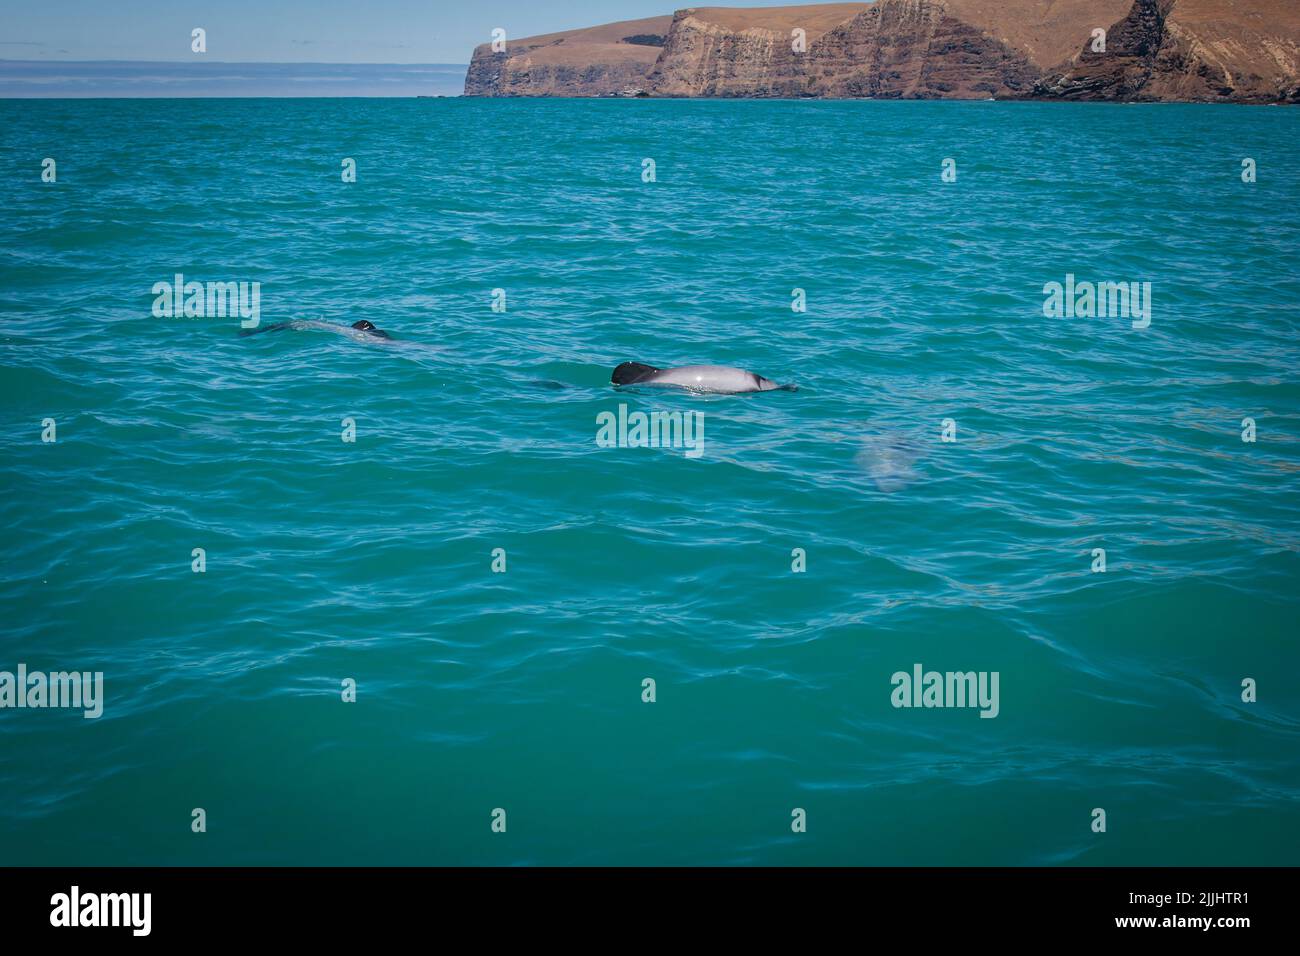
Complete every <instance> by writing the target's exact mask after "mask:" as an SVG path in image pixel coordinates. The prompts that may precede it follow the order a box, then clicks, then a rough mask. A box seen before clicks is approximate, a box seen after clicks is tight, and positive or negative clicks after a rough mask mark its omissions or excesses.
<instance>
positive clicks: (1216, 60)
mask: <svg viewBox="0 0 1300 956" xmlns="http://www.w3.org/2000/svg"><path fill="white" fill-rule="evenodd" d="M1035 94H1036V95H1038V96H1043V97H1050V98H1053V99H1058V98H1059V99H1088V100H1136V101H1142V100H1148V101H1150V100H1179V101H1185V100H1190V101H1215V100H1221V101H1229V102H1244V103H1278V102H1282V103H1295V102H1300V5H1297V4H1285V3H1278V2H1275V0H1135V2H1134V3H1133V5H1132V7H1131V8H1130V10H1129V12H1128V15H1127V16H1126V17H1125V18H1124V19H1123V20H1121V21H1119V22H1118V23H1116V24H1114V25H1113V26H1112V27H1111V28H1110V29H1109V30H1108V31H1107V34H1106V50H1105V52H1100V51H1094V50H1093V49H1092V45H1091V44H1090V43H1089V44H1085V45H1084V47H1083V49H1081V50H1080V51H1079V53H1078V54H1077V55H1076V56H1075V57H1074V58H1073V59H1072V61H1070V62H1069V63H1066V64H1063V65H1062V67H1060V68H1058V69H1056V70H1053V71H1049V72H1048V74H1047V75H1045V76H1044V77H1043V78H1042V79H1041V80H1040V81H1039V82H1038V83H1037V84H1036V87H1035Z"/></svg>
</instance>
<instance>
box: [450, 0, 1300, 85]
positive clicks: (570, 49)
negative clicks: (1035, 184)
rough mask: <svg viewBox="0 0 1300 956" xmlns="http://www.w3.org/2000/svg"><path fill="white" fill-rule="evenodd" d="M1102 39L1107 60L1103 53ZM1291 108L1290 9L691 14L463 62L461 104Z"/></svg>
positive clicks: (899, 3) (899, 6) (804, 9)
mask: <svg viewBox="0 0 1300 956" xmlns="http://www.w3.org/2000/svg"><path fill="white" fill-rule="evenodd" d="M1103 31H1104V39H1105V49H1104V50H1102V49H1100V48H1097V49H1094V47H1096V46H1098V34H1100V33H1102V32H1103ZM628 88H631V89H639V90H644V91H645V92H646V93H647V94H649V95H653V96H669V97H678V96H685V97H694V96H708V97H876V98H947V99H961V98H981V99H985V98H988V97H990V96H992V97H997V98H999V99H1002V98H1031V97H1032V98H1042V99H1102V100H1197V101H1200V100H1206V101H1215V100H1223V101H1234V102H1300V92H1298V91H1300V0H875V2H873V3H828V4H814V5H807V6H790V7H763V8H731V7H698V8H695V7H692V8H688V9H685V10H679V11H677V13H676V14H675V15H673V16H672V17H656V18H651V19H649V20H636V21H625V22H623V23H615V24H607V25H605V26H602V27H593V28H590V29H587V30H575V31H570V32H568V33H557V34H550V35H547V36H543V37H532V38H529V39H526V40H521V41H516V42H513V43H510V44H508V46H507V48H506V51H505V52H502V53H493V52H492V51H491V49H490V47H488V46H487V45H484V46H481V47H479V48H478V49H477V50H475V51H474V60H473V62H472V63H471V65H470V69H469V73H468V75H467V76H466V80H465V92H466V93H467V94H469V95H476V94H477V95H494V96H599V95H609V94H614V93H618V92H620V91H623V90H625V89H628Z"/></svg>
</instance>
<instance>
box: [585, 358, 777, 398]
mask: <svg viewBox="0 0 1300 956" xmlns="http://www.w3.org/2000/svg"><path fill="white" fill-rule="evenodd" d="M610 381H611V382H612V383H613V384H615V385H669V386H675V387H677V388H685V389H689V390H690V391H692V392H715V393H718V394H721V395H736V394H739V393H741V392H770V391H773V390H775V389H783V390H785V391H787V392H793V391H796V390H797V389H798V386H797V385H778V384H776V382H774V381H772V380H771V379H768V378H764V377H763V376H761V375H755V374H754V373H753V372H747V371H745V370H744V369H743V368H732V367H731V366H730V365H680V366H678V367H677V368H655V367H654V366H653V365H643V364H642V363H640V362H624V363H623V364H622V365H620V366H619V367H618V368H616V369H614V374H613V375H612V376H610Z"/></svg>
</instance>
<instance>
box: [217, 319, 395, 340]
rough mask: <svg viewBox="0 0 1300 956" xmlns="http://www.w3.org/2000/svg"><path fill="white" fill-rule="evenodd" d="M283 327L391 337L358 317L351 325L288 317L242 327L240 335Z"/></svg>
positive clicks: (350, 334) (366, 336) (363, 338)
mask: <svg viewBox="0 0 1300 956" xmlns="http://www.w3.org/2000/svg"><path fill="white" fill-rule="evenodd" d="M284 329H320V330H322V331H325V332H340V333H342V334H344V335H347V336H348V337H349V338H354V339H361V340H363V341H364V340H365V339H390V340H391V339H392V338H393V337H392V336H391V335H389V334H388V333H387V332H385V331H384V330H383V329H377V328H375V324H374V323H373V322H370V321H369V320H367V319H360V320H359V321H356V322H353V323H352V325H351V326H342V325H336V324H335V323H333V322H316V321H314V320H312V319H290V320H289V321H288V322H277V323H275V324H274V325H264V326H262V327H261V328H260V329H243V330H241V331H240V333H239V334H240V335H241V336H245V335H257V334H258V333H260V332H280V331H283V330H284Z"/></svg>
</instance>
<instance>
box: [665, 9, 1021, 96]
mask: <svg viewBox="0 0 1300 956" xmlns="http://www.w3.org/2000/svg"><path fill="white" fill-rule="evenodd" d="M844 7H845V8H852V9H844V10H843V11H842V12H843V19H841V20H840V22H838V23H835V24H834V25H829V26H827V28H825V29H821V30H816V31H814V30H811V29H808V27H807V26H805V24H807V23H808V22H809V19H808V18H807V17H806V16H805V15H804V14H802V13H801V12H800V8H798V7H785V8H779V9H780V10H782V11H783V12H784V13H785V14H786V19H785V22H783V23H775V22H770V21H769V22H770V25H769V26H765V27H750V28H748V29H743V30H738V29H735V28H734V27H731V26H729V25H727V24H725V23H720V22H718V20H717V18H716V17H715V16H714V15H712V14H713V11H711V10H709V9H707V8H706V9H703V10H683V11H679V12H678V14H677V15H676V17H674V19H673V24H672V26H671V27H670V28H669V31H668V38H667V41H666V42H665V44H664V50H663V53H662V55H661V56H660V57H659V61H658V63H656V64H655V68H654V70H653V71H652V72H651V73H650V76H649V78H648V83H649V87H648V88H649V90H650V92H652V93H653V94H655V95H657V96H760V97H761V96H782V97H789V96H816V97H881V98H899V97H909V98H937V97H949V98H967V99H968V98H975V97H978V98H981V99H987V98H988V97H989V96H1015V95H1024V94H1027V93H1028V92H1029V91H1030V90H1031V89H1032V88H1033V84H1034V82H1035V80H1037V79H1038V77H1039V76H1040V75H1041V72H1042V71H1041V69H1039V68H1038V67H1037V66H1036V65H1035V64H1034V63H1033V62H1032V61H1031V60H1030V59H1029V57H1028V55H1027V54H1026V53H1025V52H1024V51H1023V50H1017V49H1015V48H1013V47H1012V46H1011V45H1009V44H1008V43H1007V42H1005V41H1003V40H1001V39H998V38H996V37H994V36H992V35H990V34H989V33H987V32H985V31H983V30H980V29H979V28H977V27H975V26H972V25H971V24H970V23H967V22H965V21H964V20H962V19H960V18H959V17H957V16H955V15H954V13H953V11H952V9H951V7H950V6H949V4H948V3H946V2H944V0H878V2H876V3H874V4H871V5H868V6H863V5H857V4H853V5H844ZM797 29H802V30H804V32H805V36H806V41H807V45H806V48H805V49H804V50H803V51H799V50H796V49H795V48H794V42H793V38H792V33H793V31H795V30H797Z"/></svg>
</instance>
